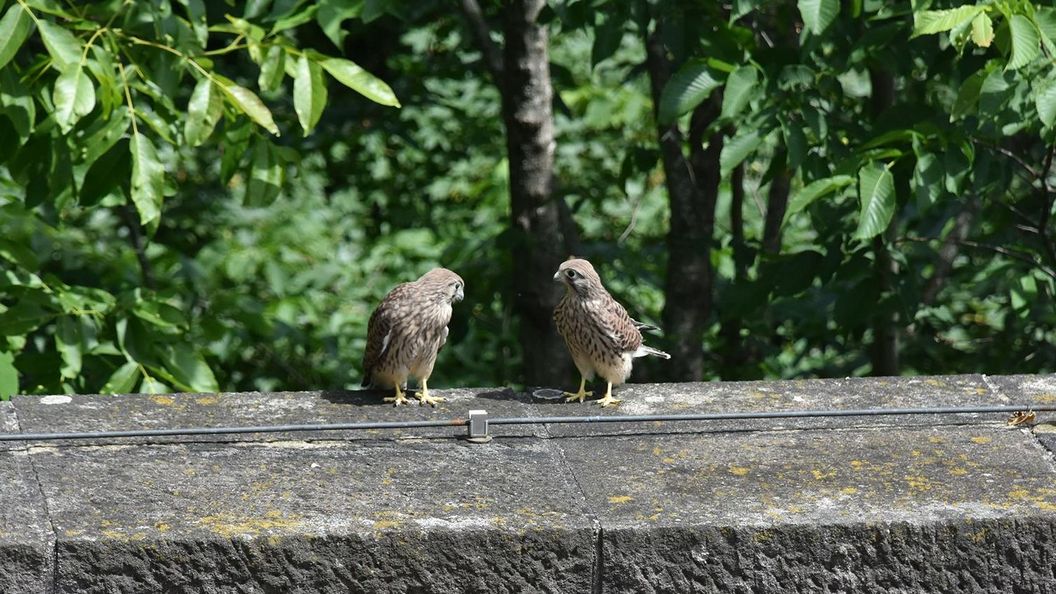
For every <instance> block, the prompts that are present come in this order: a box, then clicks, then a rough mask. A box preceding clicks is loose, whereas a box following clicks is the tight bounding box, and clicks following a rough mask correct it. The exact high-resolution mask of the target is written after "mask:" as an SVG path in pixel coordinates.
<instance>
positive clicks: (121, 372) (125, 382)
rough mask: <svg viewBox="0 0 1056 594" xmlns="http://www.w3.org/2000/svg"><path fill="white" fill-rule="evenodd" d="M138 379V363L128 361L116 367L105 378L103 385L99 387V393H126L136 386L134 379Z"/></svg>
mask: <svg viewBox="0 0 1056 594" xmlns="http://www.w3.org/2000/svg"><path fill="white" fill-rule="evenodd" d="M138 379H139V364H138V363H136V362H135V361H128V362H126V363H125V364H124V365H122V366H121V367H118V368H117V369H116V370H114V372H113V373H112V374H110V378H109V379H107V380H106V383H105V384H103V387H102V388H100V389H99V393H100V394H128V393H130V392H131V391H132V390H133V389H135V387H136V380H138Z"/></svg>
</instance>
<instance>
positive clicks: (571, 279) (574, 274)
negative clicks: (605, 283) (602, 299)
mask: <svg viewBox="0 0 1056 594" xmlns="http://www.w3.org/2000/svg"><path fill="white" fill-rule="evenodd" d="M554 280H555V281H557V282H560V283H564V284H565V286H567V287H568V288H569V289H570V290H572V291H574V292H575V293H576V294H577V295H581V296H584V297H586V296H588V295H590V294H591V293H592V292H594V291H597V290H598V289H601V278H600V277H599V276H598V273H597V272H595V271H594V267H593V266H591V265H590V262H587V261H586V260H583V259H580V258H573V259H570V260H566V261H564V262H562V263H561V266H560V267H559V268H558V269H557V274H555V275H554Z"/></svg>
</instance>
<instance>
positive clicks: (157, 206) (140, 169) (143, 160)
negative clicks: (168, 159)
mask: <svg viewBox="0 0 1056 594" xmlns="http://www.w3.org/2000/svg"><path fill="white" fill-rule="evenodd" d="M129 149H130V151H131V153H132V202H133V203H134V204H135V205H136V210H137V211H138V212H139V220H140V222H141V223H142V224H143V225H148V224H150V223H152V222H154V221H155V220H157V219H158V218H159V217H160V216H161V202H162V199H163V194H162V191H163V186H164V184H165V169H164V167H162V165H161V162H160V161H159V160H158V153H157V151H156V150H155V149H154V143H152V142H151V141H150V138H148V137H146V136H144V135H143V134H141V133H133V134H132V141H131V142H130V143H129Z"/></svg>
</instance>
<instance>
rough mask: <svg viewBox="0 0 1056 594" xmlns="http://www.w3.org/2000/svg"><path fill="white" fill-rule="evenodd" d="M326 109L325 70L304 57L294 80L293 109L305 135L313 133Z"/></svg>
mask: <svg viewBox="0 0 1056 594" xmlns="http://www.w3.org/2000/svg"><path fill="white" fill-rule="evenodd" d="M324 107H326V80H325V79H324V78H323V69H322V67H320V66H319V64H317V63H315V62H312V61H311V60H309V59H308V58H307V56H304V55H302V56H301V57H300V58H299V59H298V60H297V76H296V77H294V79H293V108H294V111H296V112H297V120H298V121H299V122H300V123H301V128H304V135H305V136H308V133H309V132H311V131H312V128H314V127H315V124H316V123H318V122H319V118H320V117H321V116H322V115H323V108H324Z"/></svg>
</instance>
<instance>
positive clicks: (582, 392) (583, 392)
mask: <svg viewBox="0 0 1056 594" xmlns="http://www.w3.org/2000/svg"><path fill="white" fill-rule="evenodd" d="M593 395H594V392H588V391H587V378H585V377H583V376H579V391H578V392H576V393H574V394H573V393H572V392H565V396H568V398H565V402H572V401H574V400H578V401H580V402H583V401H584V400H586V399H587V396H593Z"/></svg>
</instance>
